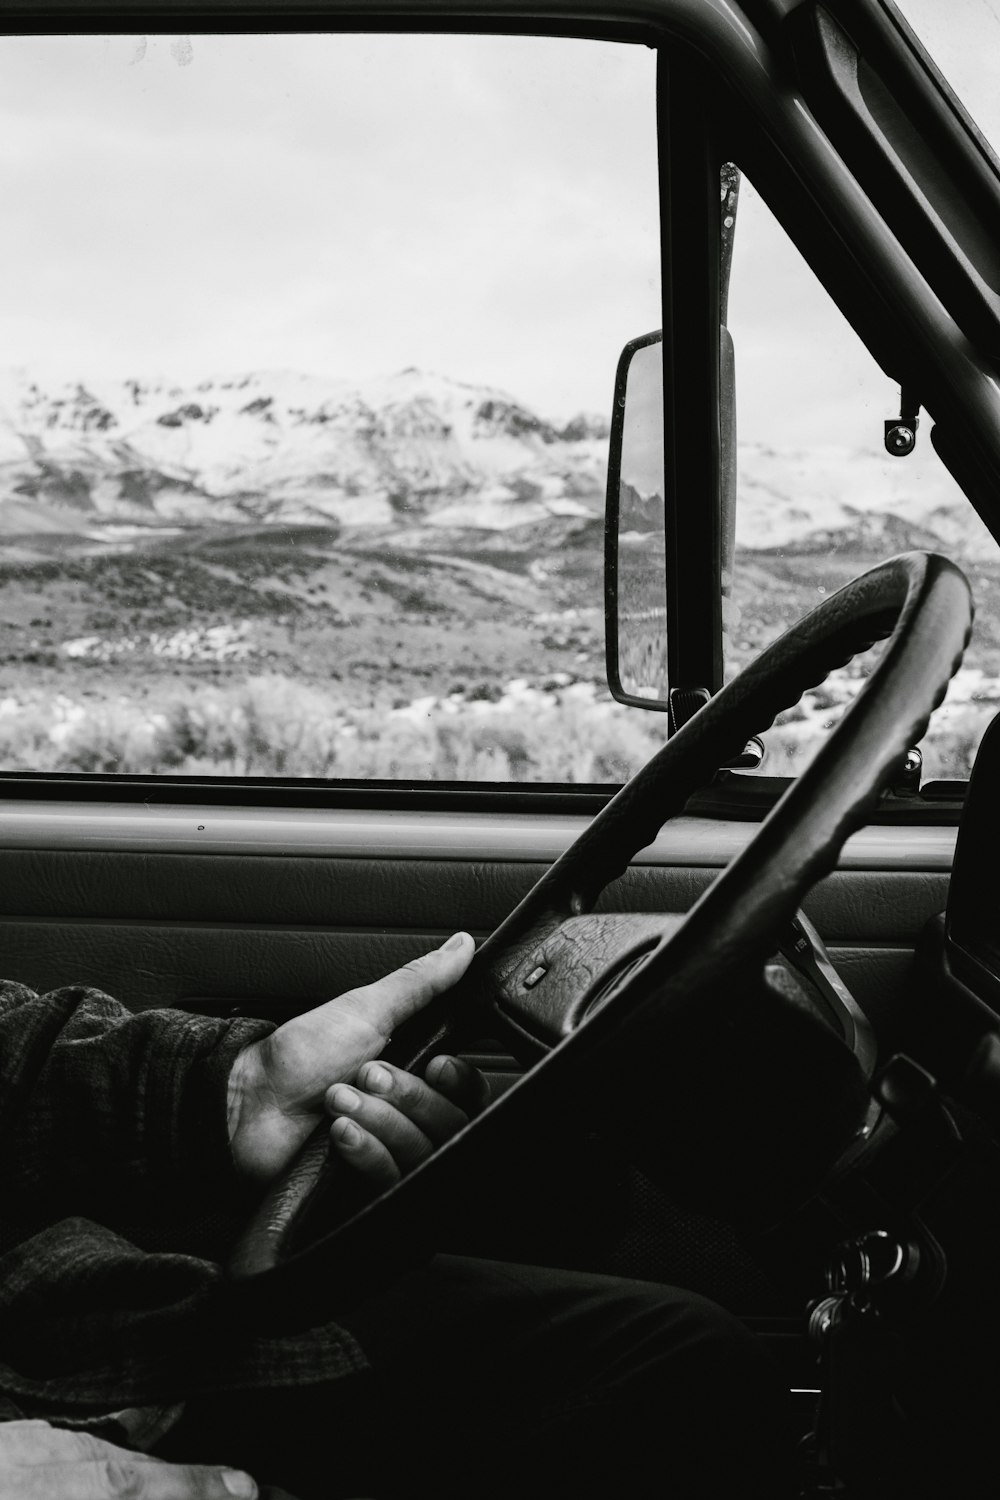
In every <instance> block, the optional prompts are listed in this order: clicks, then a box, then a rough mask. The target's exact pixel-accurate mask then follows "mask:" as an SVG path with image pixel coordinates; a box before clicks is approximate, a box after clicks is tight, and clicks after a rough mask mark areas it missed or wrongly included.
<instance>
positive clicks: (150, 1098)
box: [0, 988, 270, 1229]
mask: <svg viewBox="0 0 1000 1500" xmlns="http://www.w3.org/2000/svg"><path fill="white" fill-rule="evenodd" d="M53 1018H55V1020H54V1021H53ZM53 1028H54V1029H53ZM269 1030H270V1028H269V1026H268V1025H267V1024H266V1023H263V1022H255V1021H246V1020H235V1021H233V1020H216V1019H212V1018H206V1017H197V1016H189V1015H186V1014H184V1013H182V1012H178V1011H162V1010H158V1011H144V1012H139V1013H136V1014H133V1013H132V1012H130V1011H128V1010H127V1009H126V1008H125V1007H124V1006H122V1005H120V1004H118V1003H117V1002H116V1001H114V1000H112V999H110V998H109V997H108V996H106V995H102V994H101V993H100V992H98V991H95V990H88V989H84V988H75V989H65V990H58V991H54V992H52V993H51V994H49V995H43V996H36V995H32V994H31V992H30V991H22V990H19V991H18V992H17V993H16V994H13V995H12V992H11V991H10V989H9V988H8V989H7V990H6V991H5V992H0V1056H2V1057H3V1058H4V1062H5V1067H4V1073H3V1078H2V1080H0V1082H2V1087H3V1094H2V1097H0V1108H2V1107H3V1105H4V1103H5V1102H6V1104H7V1106H8V1109H7V1113H8V1116H9V1118H8V1121H7V1123H6V1127H5V1139H6V1142H7V1145H8V1149H7V1151H6V1153H5V1155H6V1160H5V1165H4V1179H5V1182H6V1183H7V1184H9V1185H10V1186H11V1188H12V1190H13V1195H14V1197H15V1199H17V1198H20V1199H21V1201H22V1203H24V1204H25V1205H27V1204H36V1205H38V1208H39V1211H40V1212H42V1213H44V1215H45V1217H46V1218H47V1219H49V1220H51V1219H52V1218H53V1217H63V1216H65V1215H67V1214H71V1213H78V1214H83V1215H85V1216H87V1217H93V1218H97V1219H99V1220H100V1221H101V1222H103V1223H106V1224H109V1225H112V1226H115V1225H120V1224H126V1223H127V1224H129V1225H131V1224H137V1225H139V1226H148V1227H150V1228H153V1229H155V1227H156V1226H158V1225H164V1226H166V1225H169V1224H170V1223H172V1222H177V1221H178V1220H179V1219H183V1218H184V1217H185V1216H187V1217H190V1216H192V1215H198V1214H200V1213H202V1212H204V1211H205V1208H206V1207H208V1206H212V1205H216V1204H218V1205H219V1206H220V1207H222V1206H224V1203H225V1200H226V1199H227V1198H228V1197H229V1196H230V1195H232V1196H239V1195H241V1194H242V1192H243V1189H242V1188H241V1185H240V1183H239V1180H238V1178H237V1176H236V1173H235V1172H234V1170H233V1165H232V1156H231V1152H230V1148H229V1133H228V1129H227V1117H226V1105H227V1084H228V1078H229V1073H230V1070H231V1068H232V1065H233V1062H234V1060H235V1058H236V1056H237V1055H238V1054H239V1052H240V1051H241V1050H242V1049H243V1048H244V1047H245V1046H247V1044H248V1043H250V1042H252V1041H255V1040H257V1039H259V1038H260V1037H262V1036H263V1035H266V1033H267V1032H268V1031H269ZM9 1058H16V1059H17V1060H18V1062H19V1067H18V1068H16V1069H14V1070H11V1069H8V1068H7V1066H6V1063H7V1060H8V1059H9ZM26 1085H27V1086H26Z"/></svg>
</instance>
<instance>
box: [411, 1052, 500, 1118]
mask: <svg viewBox="0 0 1000 1500" xmlns="http://www.w3.org/2000/svg"><path fill="white" fill-rule="evenodd" d="M424 1080H425V1081H426V1082H427V1083H429V1084H430V1086H431V1088H432V1089H436V1090H437V1091H438V1093H441V1094H444V1095H445V1097H446V1098H448V1099H450V1100H451V1102H452V1104H456V1105H457V1106H458V1108H459V1109H460V1110H462V1111H463V1113H464V1114H466V1115H469V1116H472V1115H478V1114H479V1113H480V1111H481V1110H483V1109H485V1108H486V1106H487V1104H488V1103H489V1099H490V1086H489V1084H488V1083H487V1081H486V1079H485V1078H484V1077H483V1075H482V1073H480V1071H479V1069H478V1068H474V1067H473V1066H472V1064H471V1063H468V1062H465V1061H464V1059H462V1058H461V1057H450V1056H441V1057H432V1058H431V1060H430V1062H429V1063H428V1064H427V1066H426V1068H425V1069H424Z"/></svg>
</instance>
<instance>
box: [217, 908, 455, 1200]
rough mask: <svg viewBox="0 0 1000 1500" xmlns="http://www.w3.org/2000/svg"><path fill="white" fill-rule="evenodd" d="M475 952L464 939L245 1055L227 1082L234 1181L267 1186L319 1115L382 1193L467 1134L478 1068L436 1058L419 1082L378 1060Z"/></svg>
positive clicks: (299, 1019)
mask: <svg viewBox="0 0 1000 1500" xmlns="http://www.w3.org/2000/svg"><path fill="white" fill-rule="evenodd" d="M474 947H475V945H474V943H473V941H472V938H471V937H469V935H468V933H465V932H458V933H456V934H455V936H454V937H451V938H449V939H448V941H447V942H446V943H445V944H444V945H443V946H442V947H441V948H438V949H436V950H435V951H434V952H433V953H427V954H425V955H424V956H423V957H422V958H417V959H414V960H413V962H412V963H408V964H405V965H404V966H403V968H401V969H397V970H396V971H395V973H393V974H388V975H386V977H385V978H384V979H380V980H379V981H378V982H377V983H376V984H370V985H367V986H366V987H365V988H363V989H359V990H350V991H349V992H348V993H347V994H346V995H340V996H338V997H337V999H336V1000H330V1001H328V1002H327V1003H326V1004H325V1005H320V1006H318V1007H317V1008H316V1009H315V1010H310V1011H306V1013H305V1014H304V1015H301V1016H296V1017H295V1019H294V1020H292V1021H287V1022H286V1023H285V1025H284V1026H279V1027H278V1029H277V1031H275V1032H272V1034H271V1035H270V1036H268V1037H264V1038H263V1039H262V1040H261V1041H259V1042H254V1043H253V1044H252V1045H251V1046H249V1047H247V1048H245V1049H244V1051H243V1052H241V1053H240V1055H239V1057H237V1059H236V1062H235V1063H234V1065H233V1069H232V1073H231V1074H230V1079H229V1138H230V1142H231V1144H232V1150H233V1157H234V1159H235V1162H236V1165H237V1168H238V1169H239V1171H240V1172H242V1173H243V1175H244V1176H246V1177H249V1178H251V1179H254V1180H256V1181H257V1182H260V1183H266V1182H269V1181H271V1180H272V1179H273V1178H274V1177H276V1176H277V1175H278V1173H280V1172H281V1171H283V1170H284V1168H285V1167H286V1166H288V1164H289V1163H290V1162H291V1160H292V1158H293V1157H294V1155H295V1153H296V1152H297V1151H298V1149H299V1147H300V1146H301V1145H302V1144H303V1143H304V1141H305V1140H306V1139H307V1137H308V1136H309V1135H310V1134H311V1133H312V1131H313V1130H314V1129H315V1127H316V1125H317V1124H318V1123H319V1121H320V1120H321V1119H322V1118H323V1116H324V1115H328V1116H329V1115H335V1116H337V1119H336V1122H335V1124H334V1125H333V1128H332V1130H331V1142H332V1144H333V1147H334V1149H335V1150H336V1152H337V1154H338V1155H339V1156H341V1157H342V1158H343V1159H344V1161H346V1162H349V1163H350V1164H351V1165H352V1166H355V1167H357V1169H358V1170H359V1171H360V1172H362V1173H363V1174H364V1175H365V1176H366V1177H367V1178H368V1179H369V1180H370V1181H371V1182H372V1184H373V1186H375V1187H383V1186H387V1185H388V1184H389V1183H391V1182H394V1181H395V1180H396V1178H397V1177H399V1176H400V1175H401V1174H402V1173H403V1172H406V1171H408V1170H409V1169H410V1167H412V1166H414V1165H415V1164H416V1163H417V1162H418V1161H419V1160H421V1159H422V1157H423V1156H425V1155H427V1154H429V1152H430V1151H431V1150H432V1149H433V1147H434V1146H435V1145H437V1144H438V1143H439V1142H441V1141H443V1140H446V1139H447V1138H448V1136H450V1135H453V1134H454V1132H455V1131H456V1130H457V1129H459V1128H460V1127H461V1126H462V1125H463V1124H465V1122H466V1120H467V1118H468V1117H469V1115H470V1114H474V1113H475V1112H476V1110H477V1109H479V1108H480V1107H481V1106H482V1104H483V1102H484V1098H485V1084H484V1082H483V1080H482V1078H481V1077H480V1075H479V1074H478V1073H477V1072H476V1071H475V1069H473V1068H469V1067H468V1066H467V1065H466V1064H463V1063H461V1062H459V1061H458V1059H456V1058H434V1060H433V1062H431V1063H429V1064H428V1067H427V1070H426V1075H425V1079H424V1080H421V1079H418V1078H414V1077H413V1076H412V1075H411V1074H409V1073H405V1072H403V1070H402V1069H401V1068H395V1067H392V1066H391V1065H390V1064H387V1063H377V1064H376V1063H373V1062H372V1059H373V1058H376V1057H378V1055H379V1053H380V1052H381V1051H382V1050H383V1048H384V1047H385V1045H386V1043H387V1041H388V1040H389V1037H390V1036H391V1034H392V1032H393V1031H394V1030H395V1028H396V1027H397V1026H399V1025H401V1024H402V1022H403V1021H405V1020H407V1018H408V1017H409V1016H412V1015H415V1014H416V1012H417V1011H419V1010H421V1009H422V1008H423V1007H424V1006H425V1005H426V1004H427V1003H428V1001H430V1000H432V999H433V998H434V997H435V996H436V995H440V994H442V993H443V992H444V991H445V990H447V989H450V988H451V986H452V985H453V984H455V983H457V981H458V980H459V979H461V977H462V975H463V974H464V973H465V971H466V969H467V968H468V966H469V962H470V960H471V958H472V954H473V951H474ZM349 1085H352V1086H349Z"/></svg>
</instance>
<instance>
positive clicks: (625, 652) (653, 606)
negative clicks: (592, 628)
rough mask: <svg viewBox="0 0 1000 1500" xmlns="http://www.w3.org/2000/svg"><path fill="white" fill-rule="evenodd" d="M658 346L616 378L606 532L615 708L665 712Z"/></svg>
mask: <svg viewBox="0 0 1000 1500" xmlns="http://www.w3.org/2000/svg"><path fill="white" fill-rule="evenodd" d="M665 489H666V486H665V484H664V466H663V339H662V335H661V334H660V333H649V334H646V335H644V337H642V338H639V339H633V340H632V342H631V343H630V344H626V345H625V348H624V350H623V352H622V356H621V359H620V360H619V361H618V372H617V375H616V376H615V405H614V412H613V414H612V418H611V449H610V455H609V461H608V498H607V510H606V518H605V532H604V630H605V644H606V650H607V670H608V684H609V686H610V688H611V692H612V695H613V696H614V697H615V698H616V699H617V700H618V702H619V703H629V704H632V705H633V706H634V707H636V708H652V709H660V710H662V711H665V710H666V709H668V708H669V697H668V694H669V688H668V682H667V567H666V525H665V515H664V505H665V502H664V493H665Z"/></svg>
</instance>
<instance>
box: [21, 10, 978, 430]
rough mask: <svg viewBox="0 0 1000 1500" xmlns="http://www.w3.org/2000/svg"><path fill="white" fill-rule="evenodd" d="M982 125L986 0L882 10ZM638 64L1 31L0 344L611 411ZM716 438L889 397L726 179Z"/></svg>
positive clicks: (570, 56) (402, 47) (588, 49)
mask: <svg viewBox="0 0 1000 1500" xmlns="http://www.w3.org/2000/svg"><path fill="white" fill-rule="evenodd" d="M902 4H903V8H904V10H905V11H906V12H907V13H908V14H909V15H910V16H911V17H912V19H913V20H914V23H915V24H916V25H917V27H918V29H919V30H921V31H922V32H923V33H924V34H925V36H926V37H927V39H928V41H929V43H930V45H931V46H932V48H933V49H934V50H935V51H936V52H937V54H938V56H939V60H940V62H941V65H942V67H943V69H944V71H945V73H946V74H947V75H948V76H949V77H950V78H952V79H953V81H954V82H955V83H956V85H957V87H958V88H959V91H960V92H961V93H962V94H963V95H964V96H965V97H966V98H967V100H968V102H969V104H970V107H971V109H972V112H973V113H974V114H975V115H976V116H977V118H978V120H979V123H980V124H981V126H982V127H983V128H984V130H985V131H986V133H987V135H989V136H990V137H991V139H992V140H993V142H994V144H996V143H997V142H1000V21H998V19H997V0H947V4H944V3H943V0H902ZM653 90H654V59H653V55H652V53H651V52H650V51H648V50H647V49H645V48H638V47H626V46H624V45H620V44H612V43H598V42H583V41H565V40H563V41H558V40H545V39H538V38H498V37H492V38H463V37H423V38H421V37H395V38H393V37H367V38H366V37H350V36H345V37H307V38H294V37H280V36H271V37H256V38H255V37H194V38H192V39H191V40H190V41H189V40H188V39H186V38H171V37H155V38H152V37H151V38H149V39H148V40H144V39H142V38H135V37H132V38H130V37H117V38H110V39H109V38H100V37H97V38H86V37H85V38H34V39H31V38H10V39H5V40H4V41H3V42H2V43H0V132H2V136H0V139H2V140H3V149H2V153H0V203H2V205H3V214H4V229H3V234H2V236H0V363H2V364H5V365H12V364H13V365H23V366H26V367H27V368H29V369H31V370H33V371H37V372H38V373H39V374H41V375H43V376H48V375H63V376H69V377H71V378H84V379H87V378H90V379H95V378H99V377H100V376H102V375H117V376H126V375H140V376H142V375H160V374H163V375H167V376H174V377H176V378H177V379H178V380H185V381H186V380H191V379H198V378H203V377H205V376H208V375H213V374H220V373H226V372H237V371H246V370H261V369H276V368H277V369H294V370H302V371H307V372H313V373H317V374H329V375H334V376H344V377H347V378H352V377H364V376H366V375H373V374H383V373H388V372H391V371H393V370H398V369H401V368H403V367H405V366H407V365H416V366H418V367H420V368H426V369H429V370H434V371H437V372H439V373H441V374H445V375H450V376H453V377H455V378H457V379H464V380H470V381H475V382H483V383H489V384H494V385H499V386H501V387H503V388H506V389H507V390H509V391H511V392H512V393H513V394H514V395H516V396H517V397H519V398H521V399H523V400H524V401H526V402H528V403H529V404H531V405H533V406H534V407H536V408H537V409H538V410H539V411H540V412H541V413H542V414H543V415H546V416H550V417H562V416H569V415H572V414H573V413H574V412H576V411H578V410H581V409H586V410H591V411H599V412H607V411H609V409H610V403H611V392H612V386H613V379H614V370H615V364H616V360H617V356H618V353H619V350H620V348H621V346H622V344H623V343H624V342H625V341H626V340H627V339H629V338H632V337H634V336H636V335H638V334H640V333H644V332H646V331H648V330H650V329H652V328H655V327H657V326H658V324H659V322H660V309H659V288H658V269H657V267H658V244H657V225H656V214H657V204H656V183H655V134H654V101H653ZM736 247H737V248H736V262H735V268H734V283H733V292H732V300H731V309H732V318H731V322H732V327H733V333H734V337H735V339H736V346H737V361H738V382H739V428H740V434H741V437H744V438H755V439H759V440H763V441H769V442H772V443H785V444H788V443H802V444H812V443H816V442H840V441H842V442H847V443H850V444H852V445H854V444H862V445H868V444H871V445H872V446H875V447H877V446H878V445H879V444H880V442H881V422H882V418H883V417H884V416H888V415H889V414H890V411H891V408H892V403H893V400H894V392H893V390H892V388H891V386H889V384H888V382H887V381H886V380H885V379H884V377H882V376H881V374H880V372H878V371H877V369H876V368H875V366H874V363H873V361H872V360H871V358H870V356H869V355H868V354H867V351H865V350H864V348H863V346H862V345H861V344H860V342H859V341H858V340H857V338H856V336H855V335H854V334H853V333H852V332H851V330H850V329H849V328H847V326H846V324H845V323H844V322H843V320H842V319H841V317H840V314H839V313H838V312H837V311H836V309H835V308H833V307H832V305H831V304H829V302H828V299H827V298H826V296H825V293H822V292H821V291H819V289H818V288H817V287H816V286H815V283H814V281H813V278H812V276H811V273H810V272H808V271H807V270H806V269H805V268H804V267H803V266H802V265H801V263H800V262H799V261H798V257H797V254H796V252H794V251H793V250H792V249H791V248H790V247H789V246H788V245H787V242H784V241H783V237H782V236H780V235H778V236H776V235H775V232H774V230H773V228H772V226H771V224H770V221H769V216H768V215H767V213H766V211H765V210H764V208H763V205H762V204H761V203H760V201H759V199H757V197H756V195H755V194H754V192H753V189H752V187H751V186H750V185H748V184H744V188H743V191H742V195H741V204H740V214H739V221H738V229H737V237H736Z"/></svg>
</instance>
